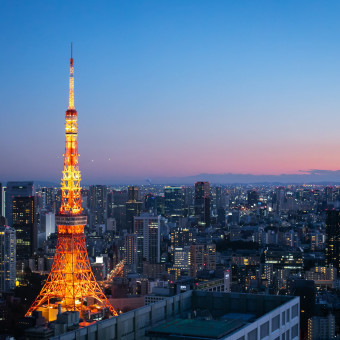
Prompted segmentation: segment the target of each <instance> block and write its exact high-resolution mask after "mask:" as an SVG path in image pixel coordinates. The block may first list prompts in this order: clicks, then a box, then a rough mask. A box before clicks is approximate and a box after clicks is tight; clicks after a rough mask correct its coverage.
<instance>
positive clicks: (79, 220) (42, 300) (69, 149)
mask: <svg viewBox="0 0 340 340" xmlns="http://www.w3.org/2000/svg"><path fill="white" fill-rule="evenodd" d="M70 64H71V65H70V90H69V106H68V109H67V111H66V119H65V130H66V143H65V154H64V170H63V172H62V173H63V175H62V178H61V190H62V199H61V207H60V211H59V214H58V215H57V216H56V224H57V225H58V240H57V247H56V251H55V255H54V259H53V264H52V268H51V272H50V274H49V276H48V278H47V281H46V283H45V285H44V287H43V288H42V290H41V292H40V294H39V295H38V297H37V298H36V300H35V301H34V302H33V304H32V306H31V307H30V308H29V310H28V311H27V313H26V316H30V315H31V314H32V312H33V311H34V310H36V309H37V308H39V307H45V306H46V307H50V306H53V305H55V303H60V304H61V306H62V307H63V308H65V309H66V310H70V311H79V312H83V311H88V310H90V308H89V306H85V305H84V301H86V300H87V298H89V297H92V298H94V299H96V300H97V302H99V303H100V304H101V305H102V307H103V308H108V309H109V310H110V312H111V314H112V315H115V316H116V315H118V314H117V312H116V311H115V309H114V308H113V307H112V306H111V304H110V302H109V301H108V300H107V298H106V297H105V295H104V294H103V292H102V290H101V288H100V287H99V285H98V283H97V281H96V279H95V277H94V275H93V273H92V270H91V266H90V262H89V258H88V255H87V250H86V243H85V235H84V227H85V225H86V222H87V220H86V216H83V215H82V207H81V192H80V191H81V187H80V179H81V176H80V171H79V165H78V156H79V155H78V148H77V134H78V123H77V111H76V109H75V108H74V78H73V58H72V56H71V63H70Z"/></svg>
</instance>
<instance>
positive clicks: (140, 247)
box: [134, 213, 161, 272]
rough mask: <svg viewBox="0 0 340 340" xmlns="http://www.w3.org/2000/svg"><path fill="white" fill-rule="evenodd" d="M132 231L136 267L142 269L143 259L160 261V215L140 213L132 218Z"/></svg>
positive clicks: (151, 261)
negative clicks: (135, 244) (134, 236)
mask: <svg viewBox="0 0 340 340" xmlns="http://www.w3.org/2000/svg"><path fill="white" fill-rule="evenodd" d="M134 233H135V235H136V236H137V269H138V271H139V272H141V271H142V270H143V261H147V262H149V263H159V262H160V257H161V254H160V216H155V215H153V214H150V213H142V214H141V215H140V216H136V217H135V218H134Z"/></svg>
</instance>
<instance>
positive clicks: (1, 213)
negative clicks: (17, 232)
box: [0, 183, 5, 217]
mask: <svg viewBox="0 0 340 340" xmlns="http://www.w3.org/2000/svg"><path fill="white" fill-rule="evenodd" d="M2 191H3V187H2V183H0V217H1V216H5V214H4V211H3V210H4V209H3V205H4V201H3V195H2Z"/></svg>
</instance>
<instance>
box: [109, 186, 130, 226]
mask: <svg viewBox="0 0 340 340" xmlns="http://www.w3.org/2000/svg"><path fill="white" fill-rule="evenodd" d="M127 201H128V192H127V191H126V190H112V191H111V192H110V193H109V194H108V211H107V216H108V217H112V218H114V219H115V220H116V223H117V230H121V229H123V228H125V227H126V202H127Z"/></svg>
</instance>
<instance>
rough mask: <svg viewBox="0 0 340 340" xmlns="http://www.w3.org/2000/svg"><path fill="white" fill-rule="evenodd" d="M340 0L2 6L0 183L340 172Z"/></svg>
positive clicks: (12, 3)
mask: <svg viewBox="0 0 340 340" xmlns="http://www.w3.org/2000/svg"><path fill="white" fill-rule="evenodd" d="M339 13H340V3H339V2H338V1H327V2H324V1H298V2H297V1H187V0H186V1H97V2H95V1H31V2H29V1H6V0H5V1H4V0H3V1H1V2H0V44H1V47H2V48H1V53H0V74H1V77H0V78H1V81H0V119H1V123H2V124H1V126H2V129H1V134H0V142H1V145H2V147H1V148H0V159H1V166H0V180H1V179H3V180H4V181H5V180H20V179H34V180H35V179H43V180H52V181H58V179H59V178H60V174H61V170H62V153H63V148H64V131H63V128H64V125H63V121H64V113H65V110H66V108H67V103H68V99H67V96H68V79H67V78H68V66H69V54H70V51H69V50H70V42H71V41H72V42H73V44H74V58H75V106H76V108H77V110H78V117H79V129H80V130H79V152H80V155H81V157H80V167H81V170H82V173H83V179H84V181H85V182H87V183H94V182H98V183H99V182H107V183H114V182H115V181H121V180H124V179H126V180H129V179H136V178H145V177H151V178H152V177H157V176H165V177H167V176H187V175H195V174H198V173H214V174H217V173H226V172H233V173H252V174H280V173H297V172H298V171H299V170H308V169H330V170H336V169H339V168H340V167H339V163H340V157H338V150H339V147H340V139H339V137H338V134H339V133H338V126H339V123H340V118H339V117H340V116H339V108H340V99H339V98H340V97H339V93H340V81H339V79H340V49H339V36H340V24H339V20H338V18H339Z"/></svg>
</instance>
